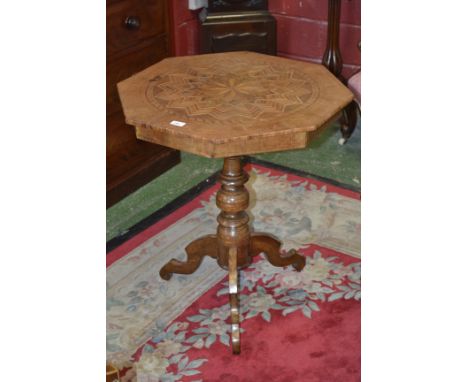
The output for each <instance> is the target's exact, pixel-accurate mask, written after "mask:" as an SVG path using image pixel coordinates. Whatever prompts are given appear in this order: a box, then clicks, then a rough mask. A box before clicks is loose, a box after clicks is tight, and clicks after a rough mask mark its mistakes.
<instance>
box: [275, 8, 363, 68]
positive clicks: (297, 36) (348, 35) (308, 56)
mask: <svg viewBox="0 0 468 382" xmlns="http://www.w3.org/2000/svg"><path fill="white" fill-rule="evenodd" d="M268 4H269V9H270V12H271V13H272V15H273V16H274V17H275V18H276V21H277V30H278V32H277V36H278V37H277V38H278V42H277V50H278V55H279V56H284V57H290V58H295V59H298V60H304V61H311V62H318V63H320V62H321V61H322V56H323V53H324V51H325V48H326V39H327V26H328V23H327V17H328V1H327V0H269V3H268ZM360 40H361V0H342V1H341V25H340V50H341V55H342V57H343V75H344V76H345V77H347V76H349V75H350V74H352V73H354V72H356V71H357V70H358V69H359V66H360V64H361V54H360V51H359V48H358V46H357V45H358V43H359V41H360Z"/></svg>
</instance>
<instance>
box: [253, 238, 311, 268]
mask: <svg viewBox="0 0 468 382" xmlns="http://www.w3.org/2000/svg"><path fill="white" fill-rule="evenodd" d="M280 247H281V242H280V241H278V240H276V239H275V238H274V237H272V236H270V235H268V234H253V235H252V237H251V238H250V253H251V256H252V257H253V256H257V255H258V254H260V253H262V252H263V253H265V255H266V257H267V259H268V261H269V262H270V263H271V264H272V265H274V266H275V267H285V266H288V265H292V266H293V267H294V269H295V270H296V271H298V272H300V271H302V269H303V268H304V266H305V257H304V256H302V255H300V254H298V253H297V252H296V251H295V250H294V249H291V250H290V251H288V253H287V255H286V256H282V255H281V252H280Z"/></svg>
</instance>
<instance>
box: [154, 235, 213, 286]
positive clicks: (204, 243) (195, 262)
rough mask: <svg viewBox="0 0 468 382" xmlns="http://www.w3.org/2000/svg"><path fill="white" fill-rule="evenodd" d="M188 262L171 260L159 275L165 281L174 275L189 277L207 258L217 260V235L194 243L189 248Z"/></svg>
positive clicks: (204, 237) (201, 238)
mask: <svg viewBox="0 0 468 382" xmlns="http://www.w3.org/2000/svg"><path fill="white" fill-rule="evenodd" d="M185 252H187V261H185V262H183V261H179V260H176V259H172V260H170V261H169V262H168V263H167V264H166V265H164V266H163V267H162V268H161V270H160V271H159V275H160V276H161V278H162V279H164V280H169V279H170V278H171V277H172V274H173V273H179V274H184V275H188V274H191V273H193V272H195V271H196V270H197V269H198V267H199V266H200V264H201V262H202V260H203V258H204V257H205V256H210V257H212V258H214V259H215V258H217V256H218V242H217V239H216V235H207V236H203V237H200V238H199V239H197V240H194V241H192V242H191V243H190V244H189V245H187V247H185Z"/></svg>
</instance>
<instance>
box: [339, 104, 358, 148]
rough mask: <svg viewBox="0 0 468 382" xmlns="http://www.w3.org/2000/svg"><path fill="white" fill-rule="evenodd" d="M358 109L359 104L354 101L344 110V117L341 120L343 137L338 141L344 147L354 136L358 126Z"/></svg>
mask: <svg viewBox="0 0 468 382" xmlns="http://www.w3.org/2000/svg"><path fill="white" fill-rule="evenodd" d="M358 109H359V106H358V104H357V103H356V101H353V102H351V103H350V104H349V105H348V106H346V108H345V109H344V110H343V115H342V117H341V120H340V124H341V126H340V129H341V136H342V137H341V138H340V140H339V141H338V143H339V144H340V145H344V144H345V143H346V142H347V141H348V139H349V138H350V137H351V135H352V134H353V131H354V129H355V128H356V125H357V113H358Z"/></svg>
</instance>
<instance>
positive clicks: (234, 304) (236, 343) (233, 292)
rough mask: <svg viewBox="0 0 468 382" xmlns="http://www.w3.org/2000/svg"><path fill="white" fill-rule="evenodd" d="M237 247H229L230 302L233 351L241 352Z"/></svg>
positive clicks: (235, 352)
mask: <svg viewBox="0 0 468 382" xmlns="http://www.w3.org/2000/svg"><path fill="white" fill-rule="evenodd" d="M237 276H238V270H237V248H235V247H231V248H229V304H230V305H231V343H232V352H233V353H234V354H239V353H240V326H239V321H240V320H239V295H238V277H237Z"/></svg>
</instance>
